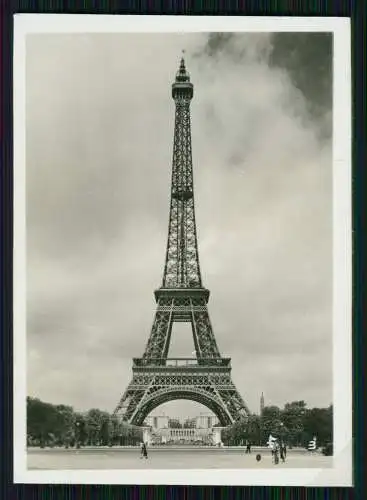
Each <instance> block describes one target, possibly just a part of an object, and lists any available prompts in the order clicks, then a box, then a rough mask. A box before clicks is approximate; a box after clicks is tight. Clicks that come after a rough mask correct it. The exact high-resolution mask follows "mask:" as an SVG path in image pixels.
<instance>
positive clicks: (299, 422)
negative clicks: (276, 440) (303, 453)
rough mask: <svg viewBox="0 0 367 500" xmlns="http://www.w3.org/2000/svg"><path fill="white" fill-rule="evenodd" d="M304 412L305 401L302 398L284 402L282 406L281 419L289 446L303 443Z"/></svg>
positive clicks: (305, 409)
mask: <svg viewBox="0 0 367 500" xmlns="http://www.w3.org/2000/svg"><path fill="white" fill-rule="evenodd" d="M306 412H307V408H306V403H305V402H304V401H303V400H302V401H293V402H292V403H286V404H285V406H284V410H283V411H282V415H281V419H282V422H283V424H284V425H285V426H286V428H287V431H288V432H287V438H288V442H289V445H290V446H301V445H303V444H304V419H305V416H306Z"/></svg>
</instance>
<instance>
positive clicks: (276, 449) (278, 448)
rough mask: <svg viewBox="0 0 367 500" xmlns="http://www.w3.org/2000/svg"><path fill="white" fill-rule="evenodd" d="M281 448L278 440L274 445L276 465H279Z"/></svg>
mask: <svg viewBox="0 0 367 500" xmlns="http://www.w3.org/2000/svg"><path fill="white" fill-rule="evenodd" d="M279 450H280V446H279V443H278V441H276V442H275V445H274V463H275V465H278V463H279Z"/></svg>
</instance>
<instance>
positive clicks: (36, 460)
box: [28, 447, 332, 470]
mask: <svg viewBox="0 0 367 500" xmlns="http://www.w3.org/2000/svg"><path fill="white" fill-rule="evenodd" d="M258 453H260V454H261V460H260V461H259V462H258V461H257V460H256V455H257V454H258ZM275 467H276V468H326V467H332V457H325V456H324V455H322V454H319V453H314V454H313V453H310V452H307V451H304V450H294V451H293V450H290V451H289V452H288V454H287V459H286V462H285V463H282V462H281V461H280V462H279V464H278V465H275V464H273V463H272V459H271V453H270V451H269V450H268V449H262V450H257V449H255V450H253V451H252V452H251V454H249V455H246V454H245V450H244V449H242V448H237V449H234V448H229V449H225V448H224V449H223V448H222V449H213V448H180V447H175V448H149V449H148V459H147V460H146V459H142V458H140V449H139V448H112V449H111V448H83V449H80V450H75V449H68V450H65V449H62V448H54V449H44V450H41V449H30V450H29V451H28V468H29V469H32V470H36V469H37V470H73V469H74V470H75V469H79V470H81V469H84V470H118V469H254V468H256V469H264V468H275Z"/></svg>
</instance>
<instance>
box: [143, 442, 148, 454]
mask: <svg viewBox="0 0 367 500" xmlns="http://www.w3.org/2000/svg"><path fill="white" fill-rule="evenodd" d="M143 457H144V458H148V450H147V443H143Z"/></svg>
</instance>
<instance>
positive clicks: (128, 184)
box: [26, 33, 332, 415]
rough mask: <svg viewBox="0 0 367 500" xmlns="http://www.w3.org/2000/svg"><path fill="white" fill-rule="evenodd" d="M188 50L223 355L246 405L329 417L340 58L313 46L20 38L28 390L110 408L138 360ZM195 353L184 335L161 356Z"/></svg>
mask: <svg viewBox="0 0 367 500" xmlns="http://www.w3.org/2000/svg"><path fill="white" fill-rule="evenodd" d="M183 48H184V49H185V50H186V55H185V57H186V64H187V68H188V70H189V72H190V74H191V80H192V82H193V83H194V86H195V89H194V92H195V95H194V99H193V101H192V106H191V114H192V141H193V163H194V182H195V202H196V220H197V226H198V238H199V253H200V260H201V270H202V277H203V282H204V285H205V286H206V287H207V288H209V290H210V291H211V298H210V301H209V313H210V316H211V320H212V323H213V328H214V333H215V336H216V340H217V343H218V346H219V349H220V351H221V354H222V355H223V356H226V357H231V358H232V367H233V368H232V376H233V380H234V382H235V384H236V385H237V388H238V390H239V391H240V393H241V394H242V396H243V398H244V399H245V401H246V402H247V404H248V406H249V407H250V409H251V410H252V411H256V412H257V411H258V409H259V399H260V395H261V392H264V395H265V403H266V404H276V405H280V406H283V405H284V403H286V402H289V401H293V400H298V399H304V400H305V401H306V402H307V403H308V405H309V406H311V407H312V406H327V405H328V404H329V403H330V402H331V398H332V371H331V367H332V358H331V348H332V330H331V326H332V317H331V299H332V297H331V290H332V253H331V250H332V248H331V244H332V212H331V209H332V207H331V194H332V193H331V179H332V163H331V61H332V56H331V39H330V38H329V37H328V36H327V35H323V34H278V35H273V34H256V33H255V34H236V35H230V34H229V35H228V34H227V35H220V34H211V35H208V34H93V35H92V34H74V35H66V34H65V35H60V34H55V35H28V39H27V53H26V54H27V61H26V63H27V66H26V116H27V124H26V125H27V148H26V157H27V163H26V169H27V352H28V367H27V373H28V375H27V376H28V394H29V395H31V396H35V397H39V398H41V399H42V400H45V401H49V402H53V403H64V404H70V405H73V406H74V407H75V408H76V409H79V410H85V409H89V408H91V407H99V408H101V409H106V410H108V411H112V410H113V409H114V407H115V406H116V404H117V402H118V400H119V398H120V396H121V394H122V392H123V391H124V390H125V388H126V386H127V384H128V383H129V381H130V379H131V376H132V370H131V364H132V357H134V356H135V357H140V356H141V355H142V354H143V352H144V349H145V345H146V342H147V340H148V336H149V333H150V328H151V324H152V321H153V316H154V311H155V302H154V297H153V291H154V289H156V288H158V287H159V286H160V285H161V279H162V272H163V265H164V257H165V247H166V238H167V226H168V210H169V194H170V171H171V157H172V141H173V124H174V121H173V120H174V103H173V100H172V98H171V88H170V85H171V83H172V81H173V79H174V76H175V72H176V70H177V68H178V64H179V59H180V56H181V50H182V49H183ZM192 350H193V341H192V336H191V332H190V330H189V327H188V325H182V324H178V325H177V328H174V330H173V334H172V345H171V350H170V356H173V357H174V356H189V355H190V354H191V352H192ZM166 406H167V409H166V413H167V412H168V413H171V414H174V415H176V414H179V413H183V414H184V413H185V412H186V413H187V415H192V414H197V413H198V411H199V407H198V405H196V404H194V403H193V404H190V403H188V402H172V403H169V404H168V405H166ZM159 410H160V411H161V410H162V407H161V408H160V409H159ZM160 411H159V412H160ZM200 411H202V408H200ZM159 412H158V413H159ZM156 413H157V411H156Z"/></svg>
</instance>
